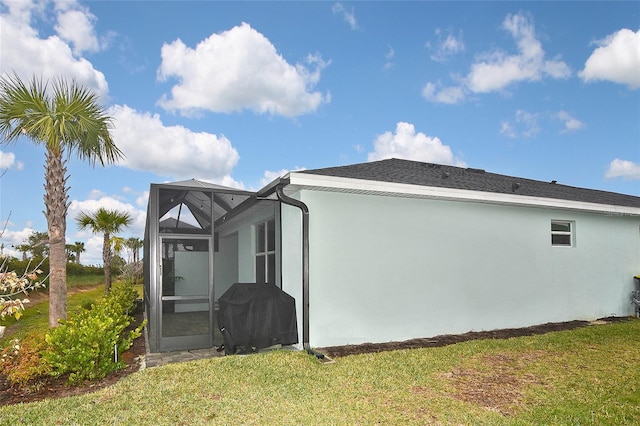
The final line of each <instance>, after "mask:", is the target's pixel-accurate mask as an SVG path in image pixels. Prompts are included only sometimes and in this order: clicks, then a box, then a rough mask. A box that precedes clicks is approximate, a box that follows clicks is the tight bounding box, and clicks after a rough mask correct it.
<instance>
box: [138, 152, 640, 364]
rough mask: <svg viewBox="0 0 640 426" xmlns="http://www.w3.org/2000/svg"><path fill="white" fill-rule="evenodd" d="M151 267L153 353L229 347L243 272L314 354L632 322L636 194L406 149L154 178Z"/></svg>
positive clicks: (639, 203)
mask: <svg viewBox="0 0 640 426" xmlns="http://www.w3.org/2000/svg"><path fill="white" fill-rule="evenodd" d="M169 217H173V218H174V219H175V220H173V221H169V222H166V221H167V219H168V218H169ZM161 222H164V223H173V224H174V226H173V227H161V226H159V224H160V223H161ZM181 223H188V224H189V226H186V225H185V226H182V227H181V226H180V224H181ZM145 265H146V268H145V275H146V276H145V303H146V310H147V316H148V320H149V324H148V333H149V335H148V338H149V340H148V341H149V342H150V348H151V351H153V352H155V351H168V350H175V349H185V348H198V347H212V346H213V345H218V344H220V337H219V335H217V332H216V324H215V323H216V318H215V317H216V316H215V309H216V300H217V299H218V298H219V297H220V296H221V295H222V294H223V293H224V292H225V291H226V289H228V288H229V287H230V286H231V285H232V284H233V283H235V282H243V283H247V282H250V283H272V284H274V285H276V286H278V287H279V288H281V289H282V290H283V291H285V292H286V293H287V294H289V295H291V296H292V297H293V298H294V299H295V301H296V311H297V322H298V324H297V329H298V330H299V334H300V337H299V342H300V343H301V345H302V346H304V347H305V348H311V347H326V346H336V345H346V344H359V343H365V342H388V341H401V340H406V339H411V338H418V337H430V336H435V335H441V334H457V333H465V332H468V331H482V330H493V329H502V328H516V327H525V326H530V325H535V324H542V323H547V322H563V321H570V320H577V319H579V320H591V319H596V318H600V317H606V316H626V315H631V314H633V312H634V307H633V305H632V304H631V303H630V293H631V291H633V290H634V280H633V277H634V275H636V274H638V273H639V272H640V197H636V196H630V195H623V194H617V193H611V192H605V191H598V190H591V189H584V188H576V187H571V186H566V185H561V184H559V183H557V182H556V181H551V182H542V181H536V180H531V179H524V178H516V177H511V176H504V175H499V174H494V173H489V172H486V171H484V170H481V169H473V168H461V167H454V166H445V165H439V164H430V163H422V162H415V161H407V160H399V159H389V160H382V161H376V162H369V163H363V164H354V165H349V166H342V167H331V168H324V169H317V170H304V171H296V172H290V173H288V174H287V175H286V176H284V177H282V178H280V179H277V180H275V181H274V182H272V183H271V184H269V185H267V186H266V187H264V188H262V189H261V190H259V191H257V192H255V193H251V192H247V191H240V190H236V189H232V188H225V187H220V186H217V185H213V184H208V183H203V182H199V181H195V180H193V181H186V182H178V183H174V184H162V185H156V184H152V185H151V190H150V198H149V209H148V218H147V232H146V236H145ZM256 285H259V284H256Z"/></svg>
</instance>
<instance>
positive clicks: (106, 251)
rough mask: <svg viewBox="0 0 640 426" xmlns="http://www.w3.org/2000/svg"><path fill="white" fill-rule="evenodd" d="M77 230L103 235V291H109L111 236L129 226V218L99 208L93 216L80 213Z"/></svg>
mask: <svg viewBox="0 0 640 426" xmlns="http://www.w3.org/2000/svg"><path fill="white" fill-rule="evenodd" d="M76 222H77V224H78V228H79V229H81V230H82V229H87V228H88V229H90V230H91V231H92V232H93V233H94V234H99V233H102V234H103V243H102V262H103V268H104V291H105V293H109V290H111V235H112V234H115V233H118V232H120V231H121V230H122V228H125V227H127V226H129V224H130V223H131V216H129V214H128V213H124V212H120V211H118V210H107V209H105V208H104V207H100V208H99V209H98V210H96V211H95V212H94V213H93V214H87V213H85V212H80V214H79V215H78V216H77V217H76Z"/></svg>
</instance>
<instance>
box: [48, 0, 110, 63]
mask: <svg viewBox="0 0 640 426" xmlns="http://www.w3.org/2000/svg"><path fill="white" fill-rule="evenodd" d="M56 6H57V8H58V23H57V24H56V26H55V30H56V32H57V33H58V35H59V36H60V38H62V39H63V40H65V41H66V42H68V43H70V44H72V45H73V53H74V54H75V55H76V56H81V55H82V53H83V52H97V51H98V50H100V44H99V42H98V37H97V36H96V33H95V30H94V27H93V24H94V22H95V21H96V17H95V16H94V15H93V14H92V13H90V12H89V11H88V10H87V9H86V8H83V7H80V6H78V5H76V4H75V3H71V2H59V3H57V4H56Z"/></svg>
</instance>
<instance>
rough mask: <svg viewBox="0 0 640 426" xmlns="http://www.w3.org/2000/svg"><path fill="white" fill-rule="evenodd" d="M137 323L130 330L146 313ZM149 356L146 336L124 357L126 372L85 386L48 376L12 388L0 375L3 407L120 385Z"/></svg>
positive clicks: (138, 314) (139, 316)
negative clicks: (119, 381)
mask: <svg viewBox="0 0 640 426" xmlns="http://www.w3.org/2000/svg"><path fill="white" fill-rule="evenodd" d="M133 318H134V321H133V322H132V323H131V325H129V329H134V328H135V327H137V326H139V325H140V323H141V322H142V319H143V313H142V312H141V311H140V310H138V311H136V313H134V315H133ZM144 354H145V347H144V336H140V337H138V338H137V339H136V340H134V341H133V344H132V345H131V347H130V348H129V350H127V351H126V352H124V353H123V354H122V358H121V360H122V361H123V362H124V363H125V364H126V367H125V368H123V369H122V370H118V371H114V372H113V373H111V374H109V375H107V377H105V378H104V379H102V380H99V381H96V382H88V383H85V384H83V385H74V386H72V385H69V384H68V377H67V376H66V375H65V376H62V377H59V378H54V377H47V378H45V379H43V380H40V381H39V382H38V384H37V386H30V387H27V388H24V389H23V388H18V387H15V386H11V383H9V381H7V379H6V377H5V376H4V375H2V374H0V406H1V405H10V404H18V403H20V402H35V401H40V400H43V399H49V398H63V397H66V396H73V395H82V394H85V393H89V392H94V391H96V390H98V389H102V388H105V387H107V386H110V385H112V384H114V383H116V382H117V381H118V380H120V379H121V378H123V377H125V376H128V375H129V374H132V373H135V372H136V371H138V370H139V369H140V365H141V363H140V361H141V357H142V356H143V355H144Z"/></svg>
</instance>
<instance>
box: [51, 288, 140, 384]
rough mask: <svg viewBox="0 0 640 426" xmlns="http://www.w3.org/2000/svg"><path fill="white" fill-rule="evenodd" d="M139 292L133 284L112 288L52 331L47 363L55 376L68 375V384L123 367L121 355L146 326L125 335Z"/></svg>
mask: <svg viewBox="0 0 640 426" xmlns="http://www.w3.org/2000/svg"><path fill="white" fill-rule="evenodd" d="M137 296H138V293H137V291H136V290H135V289H134V288H133V285H132V284H130V283H122V284H119V285H116V286H114V287H113V289H112V290H111V292H110V293H109V294H108V295H107V296H105V298H104V299H102V300H101V301H100V302H98V303H96V304H94V305H92V307H91V309H83V310H80V311H79V312H77V313H75V314H73V315H72V316H70V317H69V319H68V320H66V321H60V325H59V326H58V327H56V328H54V329H51V330H50V331H49V332H48V333H47V335H46V337H45V340H46V343H47V349H46V350H45V351H44V352H43V358H44V360H45V361H46V362H47V363H48V364H49V365H50V366H51V368H52V374H53V375H54V376H61V375H63V374H66V373H69V382H70V383H76V382H83V381H85V380H97V379H101V378H103V377H105V376H106V375H107V374H108V373H110V372H112V371H115V370H117V369H119V368H122V367H124V363H122V361H120V355H121V354H122V353H123V352H124V351H126V350H127V349H129V348H130V347H131V344H132V343H133V340H134V339H136V338H137V337H139V336H140V334H141V330H142V328H143V327H144V323H143V324H141V325H140V326H139V327H137V328H136V329H135V330H131V331H129V332H128V333H127V332H126V329H127V327H128V326H129V325H130V324H131V321H132V320H133V318H132V317H131V316H129V313H130V312H132V311H133V308H134V306H135V301H136V298H137Z"/></svg>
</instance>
